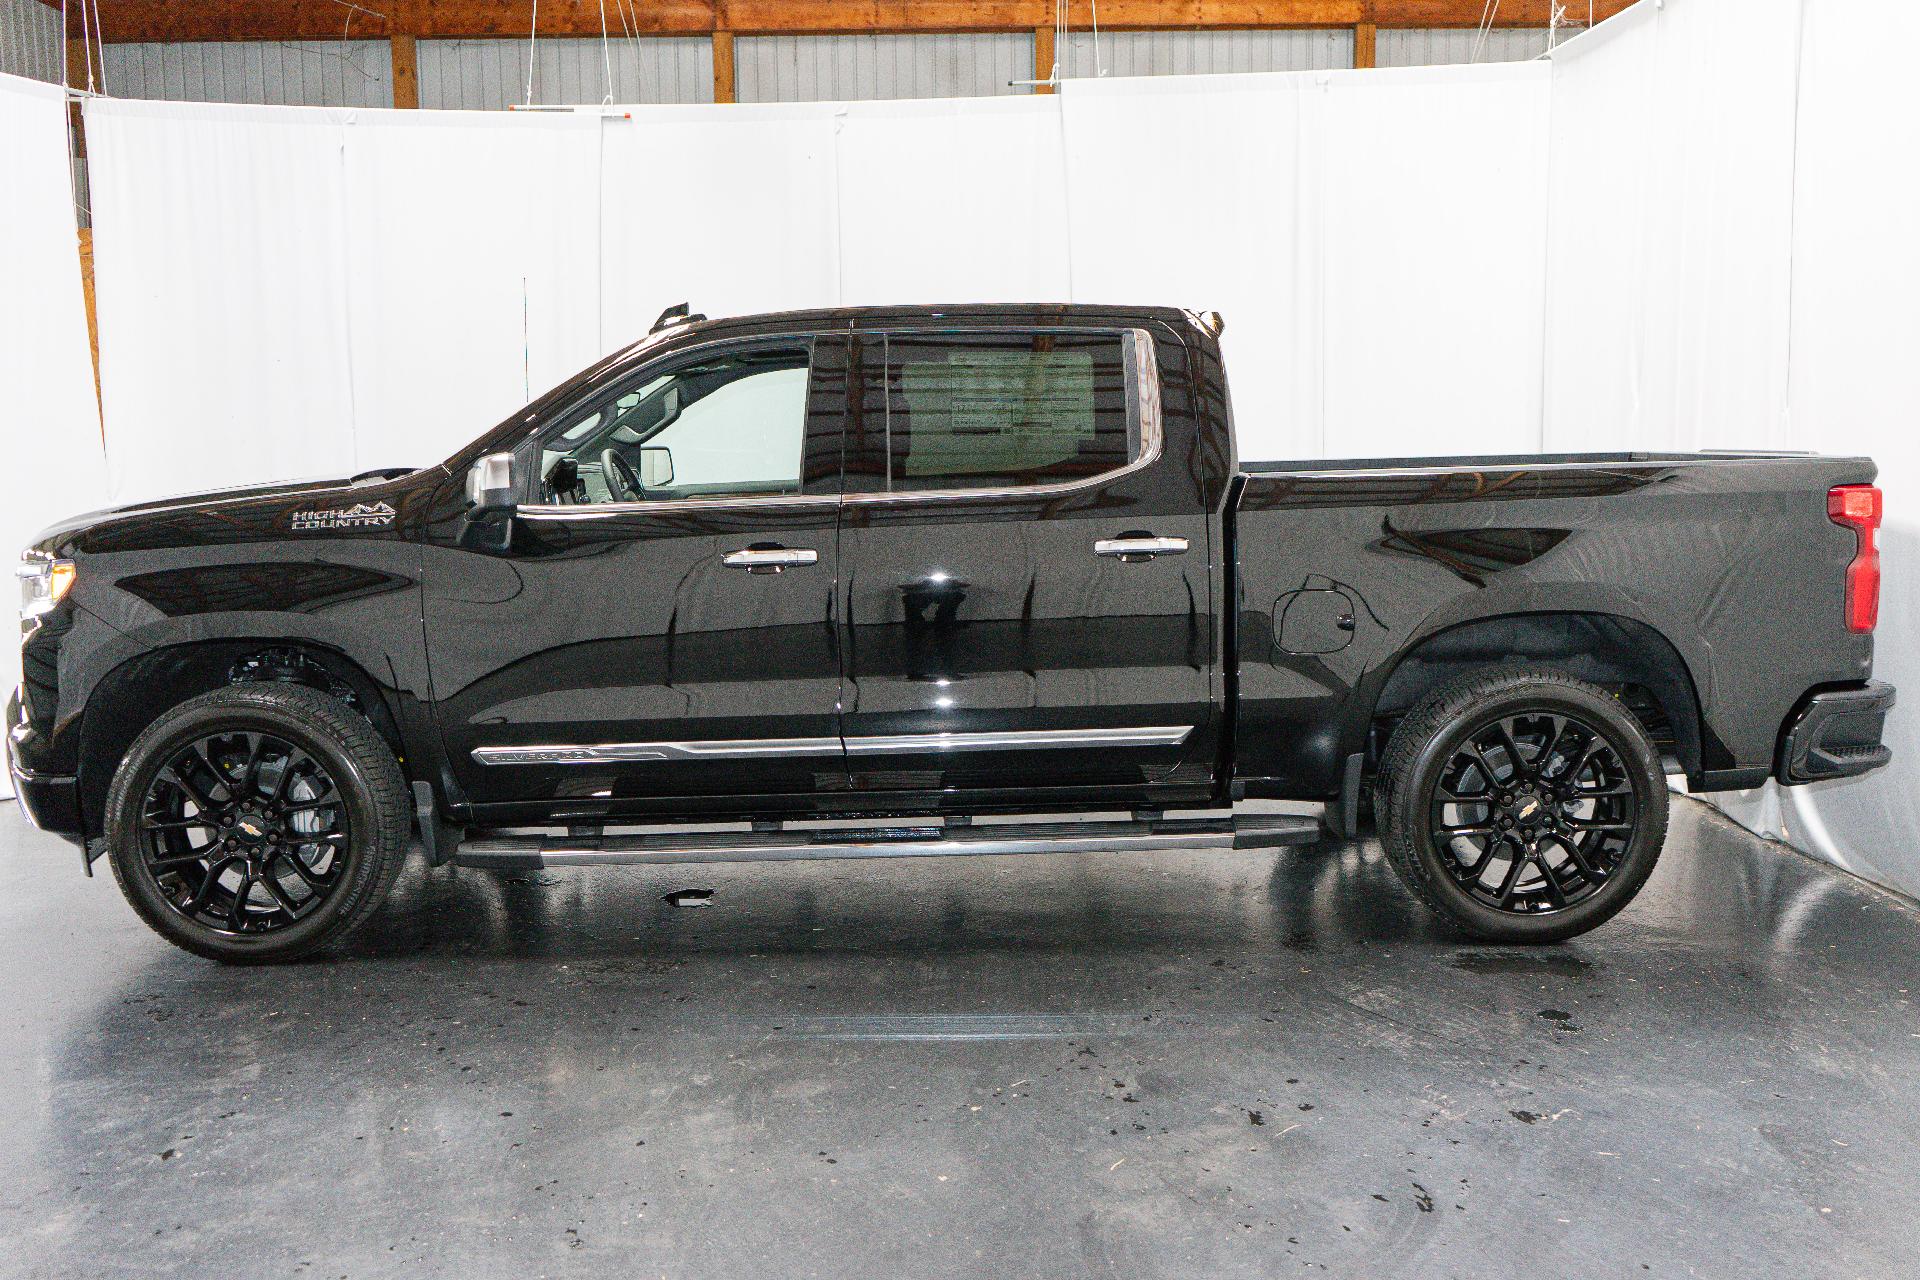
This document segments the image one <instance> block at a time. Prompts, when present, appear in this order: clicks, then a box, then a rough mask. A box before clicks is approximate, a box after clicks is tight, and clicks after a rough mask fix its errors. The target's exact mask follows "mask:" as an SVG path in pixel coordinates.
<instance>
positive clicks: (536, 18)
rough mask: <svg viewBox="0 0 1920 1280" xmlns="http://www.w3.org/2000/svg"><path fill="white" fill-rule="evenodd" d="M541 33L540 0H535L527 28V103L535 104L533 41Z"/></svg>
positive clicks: (529, 104)
mask: <svg viewBox="0 0 1920 1280" xmlns="http://www.w3.org/2000/svg"><path fill="white" fill-rule="evenodd" d="M539 34H540V0H533V22H532V25H530V26H529V27H528V28H527V105H528V106H532V105H533V42H534V40H535V39H537V38H538V37H539Z"/></svg>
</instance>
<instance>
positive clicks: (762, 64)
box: [733, 32, 1033, 102]
mask: <svg viewBox="0 0 1920 1280" xmlns="http://www.w3.org/2000/svg"><path fill="white" fill-rule="evenodd" d="M733 62H734V95H735V96H736V97H737V98H738V99H739V100H740V101H742V102H823V101H843V102H844V101H853V100H865V99H872V98H984V97H990V96H992V95H994V94H1002V93H1030V92H1032V91H1031V90H1030V89H1029V88H1027V87H1026V86H1024V85H1022V86H1019V87H1015V86H1013V85H1012V84H1010V83H1009V81H1014V80H1031V79H1033V36H1032V35H1030V34H1028V33H1025V32H1015V33H1001V34H988V35H963V36H924V35H912V36H741V37H739V38H738V39H736V40H735V41H734V42H733Z"/></svg>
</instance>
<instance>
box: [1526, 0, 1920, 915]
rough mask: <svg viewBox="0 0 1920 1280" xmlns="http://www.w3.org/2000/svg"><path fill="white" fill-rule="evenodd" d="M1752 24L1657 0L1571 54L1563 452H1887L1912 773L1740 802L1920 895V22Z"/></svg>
mask: <svg viewBox="0 0 1920 1280" xmlns="http://www.w3.org/2000/svg"><path fill="white" fill-rule="evenodd" d="M1729 16H1730V15H1729V6H1727V5H1726V4H1724V3H1716V2H1715V0H1668V3H1667V4H1666V5H1665V6H1664V7H1659V8H1656V7H1654V6H1652V5H1646V4H1643V5H1639V6H1636V7H1635V8H1633V9H1631V10H1628V11H1627V12H1626V13H1625V14H1623V15H1621V17H1619V18H1616V19H1614V20H1612V21H1610V22H1607V23H1605V24H1603V25H1602V26H1601V27H1599V28H1598V29H1597V30H1596V31H1594V32H1593V33H1592V34H1590V35H1585V36H1582V37H1580V38H1578V39H1577V40H1575V41H1573V42H1572V43H1570V44H1569V45H1568V46H1566V48H1565V49H1564V50H1563V51H1562V52H1561V53H1560V54H1559V55H1558V56H1557V57H1556V58H1555V61H1554V88H1553V144H1552V164H1553V203H1552V213H1551V230H1550V233H1549V234H1550V241H1551V265H1550V276H1551V280H1552V293H1551V303H1550V307H1549V321H1548V334H1549V338H1548V357H1547V413H1546V418H1545V431H1544V442H1545V445H1546V447H1547V448H1548V449H1549V450H1559V449H1581V448H1594V447H1603V448H1643V449H1705V448H1740V447H1747V448H1752V447H1777V448H1789V449H1807V450H1815V451H1818V452H1823V453H1862V454H1870V455H1871V456H1872V457H1873V458H1874V459H1875V460H1876V461H1877V462H1878V463H1879V465H1880V484H1881V487H1882V488H1883V489H1884V490H1885V492H1886V496H1887V522H1886V528H1885V529H1884V530H1883V531H1882V535H1881V543H1882V565H1883V571H1884V574H1885V581H1884V587H1883V594H1882V603H1881V613H1880V626H1879V629H1878V631H1877V634H1876V658H1875V674H1876V675H1878V676H1879V677H1881V678H1883V679H1886V680H1890V681H1892V682H1893V683H1894V684H1896V685H1898V686H1901V687H1902V693H1903V696H1904V698H1905V701H1906V706H1905V707H1903V708H1901V709H1899V710H1897V711H1896V712H1895V713H1894V715H1893V717H1892V719H1891V720H1890V721H1889V725H1888V740H1889V742H1890V744H1891V745H1892V747H1893V751H1894V763H1893V765H1892V767H1890V768H1888V769H1885V770H1883V771H1881V772H1879V773H1877V774H1874V775H1872V776H1871V777H1868V778H1865V779H1862V780H1859V781H1855V782H1848V783H1832V784H1818V785H1814V786H1808V787H1787V788H1781V787H1776V786H1773V785H1771V784H1769V785H1768V786H1767V787H1765V788H1762V789H1761V790H1758V791H1755V792H1751V793H1744V794H1741V795H1736V796H1727V797H1721V798H1719V803H1720V804H1721V807H1722V808H1724V809H1726V810H1727V811H1728V813H1730V814H1731V815H1732V816H1734V817H1735V818H1737V819H1738V820H1740V821H1741V822H1743V823H1745V824H1746V825H1748V826H1750V827H1752V828H1754V829H1755V830H1757V831H1760V832H1762V833H1764V834H1768V835H1774V836H1780V837H1782V838H1785V839H1787V840H1789V841H1791V842H1793V843H1795V844H1797V845H1799V846H1800V847H1802V848H1805V849H1808V850H1810V851H1812V852H1815V853H1818V854H1820V855H1821V856H1823V857H1826V858H1828V859H1830V860H1831V861H1833V862H1836V863H1838V864H1840V865H1841V866H1844V867H1847V868H1849V869H1852V870H1854V871H1857V872H1860V873H1861V874H1863V875H1867V876H1869V877H1871V878H1873V879H1875V880H1879V881H1880V882H1882V883H1884V884H1889V885H1893V886H1895V887H1897V888H1901V889H1904V890H1906V891H1907V892H1909V893H1920V844H1917V843H1916V837H1915V833H1916V831H1920V800H1917V799H1916V786H1917V784H1920V716H1917V715H1916V712H1915V709H1914V705H1913V704H1914V702H1915V692H1914V691H1920V568H1917V567H1916V566H1920V429H1916V428H1915V426H1914V423H1915V422H1920V359H1916V358H1915V354H1914V353H1915V352H1916V351H1920V305H1916V303H1915V301H1914V299H1915V297H1916V294H1917V292H1920V247H1916V244H1915V241H1914V238H1913V236H1912V234H1911V226H1910V223H1911V221H1912V210H1913V208H1914V207H1915V203H1916V197H1917V196H1920V177H1917V176H1916V170H1915V167H1914V165H1913V163H1912V161H1911V159H1910V157H1912V156H1914V155H1915V154H1920V102H1916V97H1917V96H1920V95H1916V92H1915V88H1914V80H1913V77H1912V74H1911V67H1910V61H1911V55H1912V51H1913V49H1915V48H1916V47H1920V17H1916V15H1915V14H1914V13H1913V12H1912V11H1911V10H1909V9H1907V8H1906V7H1904V6H1901V5H1898V4H1894V3H1891V2H1890V0H1883V2H1882V3H1877V4H1871V5H1869V6H1867V7H1866V8H1865V9H1860V8H1857V7H1856V8H1847V9H1845V10H1837V9H1836V7H1835V6H1833V5H1830V4H1822V3H1818V2H1816V0H1805V3H1800V2H1797V0H1767V3H1762V4H1752V5H1742V6H1740V10H1739V21H1737V22H1733V21H1728V18H1729ZM1861 22H1865V23H1870V24H1872V25H1871V29H1872V30H1873V31H1874V33H1875V35H1874V38H1873V39H1872V40H1870V41H1861V40H1859V39H1857V32H1858V30H1859V27H1858V26H1857V25H1856V24H1857V23H1861ZM1785 622H1786V620H1783V624H1784V623H1785ZM1737 656H1738V657H1741V658H1743V659H1747V660H1762V659H1761V655H1737Z"/></svg>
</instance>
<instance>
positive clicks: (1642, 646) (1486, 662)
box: [1368, 613, 1702, 783]
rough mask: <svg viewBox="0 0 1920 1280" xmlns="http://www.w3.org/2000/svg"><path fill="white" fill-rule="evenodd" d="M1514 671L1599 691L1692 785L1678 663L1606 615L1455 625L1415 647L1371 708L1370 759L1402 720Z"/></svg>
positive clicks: (1648, 633) (1644, 634)
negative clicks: (1461, 684) (1468, 680)
mask: <svg viewBox="0 0 1920 1280" xmlns="http://www.w3.org/2000/svg"><path fill="white" fill-rule="evenodd" d="M1516 664H1522V665H1525V666H1529V667H1535V668H1545V669H1550V670H1555V671H1561V672H1564V673H1566V674H1567V675H1570V676H1574V677H1576V678H1577V679H1581V680H1585V681H1587V682H1588V683H1589V684H1594V685H1598V686H1600V687H1601V688H1603V689H1605V690H1607V691H1608V692H1609V693H1611V694H1613V696H1614V697H1616V698H1618V699H1619V700H1620V701H1621V702H1622V703H1623V704H1625V706H1626V708H1627V709H1628V710H1629V711H1631V712H1632V713H1633V715H1634V717H1635V718H1636V719H1637V720H1639V721H1640V724H1641V725H1642V727H1644V728H1645V729H1646V731H1647V735H1648V736H1649V737H1650V738H1652V739H1653V742H1654V745H1655V746H1656V747H1657V748H1659V750H1660V752H1661V753H1662V754H1663V755H1672V756H1673V757H1674V758H1676V759H1677V760H1678V761H1679V762H1680V766H1681V768H1682V770H1683V771H1684V772H1685V773H1686V775H1687V779H1688V781H1689V782H1692V783H1698V782H1699V780H1700V773H1701V769H1702V764H1701V723H1700V698H1699V694H1698V692H1697V691H1696V690H1695V688H1694V684H1693V676H1692V674H1691V673H1690V672H1689V671H1688V670H1687V664H1686V661H1685V659H1683V658H1682V657H1681V656H1680V653H1679V651H1678V650H1677V649H1675V648H1674V647H1673V645H1672V643H1671V642H1670V641H1668V640H1667V638H1666V637H1665V636H1663V635H1661V634H1660V633H1659V632H1658V631H1656V630H1654V629H1653V628H1652V627H1650V626H1648V625H1647V624H1646V623H1644V622H1636V621H1634V620H1633V619H1631V618H1622V617H1619V616H1618V615H1615V614H1605V613H1519V614H1509V615H1505V616H1502V617H1498V618H1481V619H1477V620H1475V621H1473V622H1467V623H1462V624H1460V625H1459V626H1456V627H1450V628H1448V629H1446V630H1444V631H1438V632H1435V633H1434V634H1433V635H1430V636H1428V637H1426V638H1425V639H1423V640H1421V641H1420V642H1419V643H1418V644H1416V645H1414V646H1413V647H1412V648H1410V649H1409V650H1407V652H1406V653H1405V654H1403V655H1402V656H1401V658H1400V660H1399V662H1398V663H1397V664H1396V665H1395V666H1394V668H1393V671H1392V673H1391V674H1390V675H1389V676H1388V677H1387V681H1386V683H1385V684H1384V685H1383V686H1382V687H1381V690H1380V696H1379V698H1378V699H1376V700H1375V703H1374V709H1373V717H1372V723H1371V730H1372V732H1371V734H1370V736H1369V743H1368V748H1369V749H1368V755H1369V757H1370V758H1371V759H1378V758H1379V753H1380V751H1381V750H1383V749H1384V747H1385V744H1386V740H1387V736H1388V735H1389V734H1390V733H1391V732H1392V729H1393V726H1394V725H1395V724H1397V723H1398V722H1399V720H1400V718H1401V717H1402V716H1404V715H1405V714H1406V713H1407V712H1409V711H1411V710H1412V709H1413V708H1414V707H1416V706H1418V705H1419V704H1420V703H1421V702H1422V701H1424V700H1425V699H1426V698H1427V697H1428V696H1429V695H1430V694H1432V693H1434V692H1435V691H1437V690H1439V689H1442V688H1444V687H1446V686H1447V685H1450V684H1452V683H1454V682H1455V681H1456V680H1459V679H1461V678H1462V677H1464V676H1467V675H1470V674H1472V673H1474V672H1478V671H1484V670H1486V669H1488V668H1490V667H1497V666H1510V665H1516Z"/></svg>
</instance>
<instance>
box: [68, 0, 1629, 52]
mask: <svg viewBox="0 0 1920 1280" xmlns="http://www.w3.org/2000/svg"><path fill="white" fill-rule="evenodd" d="M44 2H45V3H47V4H49V5H50V6H51V7H53V8H55V9H58V8H59V7H60V5H59V0H44ZM98 6H99V12H100V25H101V28H102V31H103V33H104V37H105V39H107V40H109V41H114V42H123V41H183V40H338V39H340V38H341V36H342V35H345V36H347V37H349V38H353V37H360V38H365V39H386V38H390V37H394V36H414V37H416V38H428V39H430V38H440V39H445V38H451V37H461V36H465V37H488V36H493V37H503V36H504V37H518V38H525V36H526V34H527V29H528V27H529V25H530V23H531V21H532V17H533V4H532V0H353V3H352V4H348V3H345V0H98ZM1625 7H1626V0H1597V2H1596V4H1595V7H1594V16H1595V18H1596V19H1599V18H1606V17H1611V16H1612V15H1613V14H1615V13H1618V12H1619V11H1620V10H1621V9H1624V8H1625ZM622 9H624V11H625V12H626V13H627V14H628V15H629V19H630V21H631V20H634V19H637V20H638V23H639V28H640V34H643V35H706V34H710V33H713V32H733V33H737V34H748V35H757V34H776V33H777V34H817V35H827V34H840V35H856V34H866V33H872V32H916V31H919V32H965V31H1032V30H1034V29H1035V28H1038V27H1050V26H1052V25H1053V3H1052V0H636V2H632V3H628V4H625V5H621V6H612V5H610V6H608V9H607V17H608V20H609V21H610V22H612V23H614V24H615V27H614V31H613V34H615V35H621V34H623V31H622V29H621V28H620V27H619V26H618V19H617V17H616V14H617V13H618V12H620V11H621V10H622ZM1483 9H1484V0H1102V3H1101V5H1100V25H1101V26H1102V27H1103V28H1107V29H1111V30H1122V29H1128V28H1132V29H1182V28H1186V29H1194V28H1200V29H1207V28H1214V29H1218V28H1233V27H1352V26H1358V25H1360V24H1362V23H1372V24H1373V25H1374V26H1376V27H1473V26H1477V25H1479V23H1480V19H1481V14H1482V12H1483ZM1569 9H1570V10H1571V9H1581V11H1582V12H1581V16H1582V17H1584V16H1585V14H1584V7H1583V6H1580V5H1578V4H1577V3H1576V4H1570V5H1569ZM1551 10H1552V0H1503V2H1502V3H1501V4H1500V6H1499V11H1498V14H1497V17H1496V19H1495V25H1497V26H1502V27H1543V26H1546V25H1547V23H1548V22H1549V20H1550V16H1549V15H1550V13H1551ZM600 13H601V8H600V0H540V34H541V35H542V36H597V35H599V34H600ZM68 20H69V26H70V28H71V30H70V32H69V34H70V35H72V36H74V37H78V36H79V34H80V24H79V9H78V8H77V7H74V8H72V9H71V11H70V13H69V19H68ZM1091 21H1092V7H1091V5H1090V4H1089V3H1088V2H1087V0H1072V17H1071V23H1072V26H1073V27H1074V28H1075V29H1076V30H1083V29H1085V28H1086V27H1088V26H1089V25H1090V24H1091Z"/></svg>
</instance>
